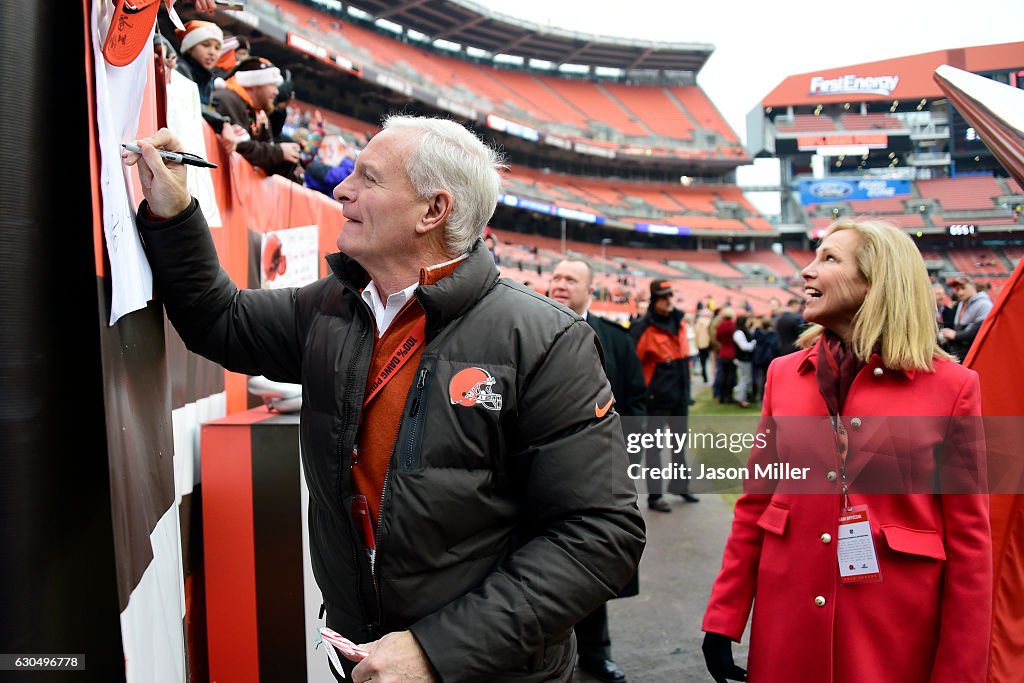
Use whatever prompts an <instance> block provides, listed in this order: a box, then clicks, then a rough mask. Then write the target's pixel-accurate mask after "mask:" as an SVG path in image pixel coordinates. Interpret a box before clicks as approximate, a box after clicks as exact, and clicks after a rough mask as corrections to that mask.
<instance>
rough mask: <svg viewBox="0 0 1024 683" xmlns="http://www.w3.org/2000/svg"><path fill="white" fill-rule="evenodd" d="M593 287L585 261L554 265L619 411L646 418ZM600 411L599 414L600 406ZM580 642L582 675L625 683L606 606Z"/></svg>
mask: <svg viewBox="0 0 1024 683" xmlns="http://www.w3.org/2000/svg"><path fill="white" fill-rule="evenodd" d="M593 284H594V271H593V270H592V269H591V267H590V264H589V263H587V262H586V261H583V260H582V259H566V260H564V261H561V262H560V263H559V264H558V265H557V266H555V270H554V273H553V274H552V276H551V284H550V287H549V289H548V296H550V297H551V298H552V299H554V300H555V301H557V302H558V303H560V304H563V305H565V306H567V307H568V308H570V309H572V310H573V311H575V312H576V313H577V314H578V315H580V316H582V317H583V318H584V319H585V320H586V321H587V323H589V324H590V326H591V327H593V328H594V332H596V333H597V338H598V340H599V341H600V342H601V348H602V350H603V351H604V367H605V372H606V373H607V375H608V381H609V383H610V384H611V385H612V396H613V397H614V399H615V410H616V411H618V413H619V414H620V415H622V416H624V417H641V416H643V415H644V414H645V412H646V394H647V385H646V384H645V383H644V375H643V371H642V370H641V368H640V359H639V358H638V357H637V355H636V350H635V349H634V347H633V341H632V339H630V337H629V333H628V332H627V331H626V329H625V328H623V327H622V326H621V325H618V324H617V323H614V322H612V321H610V320H606V319H604V318H601V317H598V316H596V315H593V314H592V313H590V312H589V310H588V309H589V308H590V303H591V301H592V299H593V296H592V293H593ZM596 408H597V409H598V410H600V409H601V406H597V407H596ZM623 427H626V423H623ZM639 588H640V587H639V582H638V580H637V577H636V576H634V577H633V579H632V580H631V581H630V582H629V583H628V584H627V585H626V587H625V588H623V589H622V592H621V593H619V595H618V597H620V598H624V597H631V596H633V595H636V594H637V593H639ZM576 641H577V649H578V650H579V654H580V660H579V666H580V668H581V669H582V670H583V671H586V672H587V673H588V674H590V675H591V676H593V677H594V678H596V679H598V680H599V681H606V682H608V683H625V681H626V674H625V672H624V671H623V670H622V669H621V668H620V667H619V665H618V664H616V663H615V662H614V661H613V660H612V658H611V651H612V644H611V637H610V636H609V634H608V606H607V603H606V604H603V605H601V606H600V607H598V608H597V609H596V610H594V612H593V613H592V614H591V615H590V616H588V617H585V618H584V619H583V620H582V621H581V622H579V623H578V624H576Z"/></svg>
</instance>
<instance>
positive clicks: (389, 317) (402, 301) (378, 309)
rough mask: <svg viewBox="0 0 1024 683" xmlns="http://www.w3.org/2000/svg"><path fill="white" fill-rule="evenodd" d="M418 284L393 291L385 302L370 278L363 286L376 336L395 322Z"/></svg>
mask: <svg viewBox="0 0 1024 683" xmlns="http://www.w3.org/2000/svg"><path fill="white" fill-rule="evenodd" d="M467 256H469V254H462V255H460V256H456V257H455V258H453V259H451V260H450V261H445V262H444V263H436V264H434V265H432V266H427V267H426V268H425V269H424V270H426V271H428V272H429V271H431V270H434V269H435V268H442V267H444V266H448V265H451V264H453V263H455V262H456V261H461V260H463V259H464V258H466V257H467ZM419 286H420V283H418V282H414V283H412V284H411V285H409V286H408V287H406V288H405V289H403V290H402V291H400V292H395V293H394V294H392V295H391V296H389V297H388V300H387V302H384V301H381V298H380V292H378V291H377V284H376V283H375V282H374V281H373V280H370V281H369V282H368V283H367V284H366V287H364V288H363V301H365V302H366V305H367V306H369V307H370V310H371V311H373V319H374V320H375V321H376V323H377V338H378V339H379V338H380V337H383V336H384V333H385V332H387V331H388V328H389V327H391V323H393V322H395V318H397V317H398V314H399V313H400V312H401V311H402V308H404V307H405V305H406V304H407V303H409V299H411V298H412V295H413V293H414V292H415V291H416V288H417V287H419Z"/></svg>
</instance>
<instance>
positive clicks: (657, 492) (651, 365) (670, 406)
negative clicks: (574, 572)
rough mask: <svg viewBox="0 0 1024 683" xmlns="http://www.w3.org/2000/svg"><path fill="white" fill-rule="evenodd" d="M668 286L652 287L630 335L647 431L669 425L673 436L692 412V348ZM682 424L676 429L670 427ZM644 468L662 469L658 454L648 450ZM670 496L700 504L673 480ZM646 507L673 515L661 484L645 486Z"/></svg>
mask: <svg viewBox="0 0 1024 683" xmlns="http://www.w3.org/2000/svg"><path fill="white" fill-rule="evenodd" d="M672 295H673V292H672V283H671V282H669V281H668V280H654V281H652V282H651V301H650V304H649V305H648V306H647V314H646V315H644V317H643V318H641V319H640V320H639V321H638V322H637V323H636V324H635V325H633V327H631V328H630V332H631V333H632V335H633V340H634V342H635V343H636V353H637V355H638V356H639V357H640V365H641V366H642V368H643V371H644V380H645V381H646V382H647V415H648V416H651V417H655V418H656V419H655V420H648V428H649V429H654V428H657V427H660V426H662V424H663V423H667V424H668V426H669V427H670V428H671V429H672V430H673V431H677V432H678V431H680V429H679V428H680V427H681V428H682V431H686V429H685V417H686V416H687V415H688V414H689V412H690V344H689V342H688V341H687V339H686V322H685V321H684V320H683V312H682V311H680V310H678V309H677V308H676V307H675V302H674V301H673V299H672ZM678 418H683V419H682V421H681V423H680V424H678V425H677V424H674V423H675V422H676V420H678ZM646 457H647V465H648V466H649V467H654V468H660V467H661V453H659V452H658V451H657V450H655V449H648V450H647V456H646ZM673 460H674V461H676V462H677V464H683V465H685V464H686V458H685V452H684V451H682V450H681V451H680V452H679V453H678V454H677V455H674V456H673ZM669 492H670V493H678V494H679V495H680V496H682V497H683V500H685V501H686V502H688V503H696V502H697V501H698V500H699V499H698V498H697V496H694V495H692V494H691V493H690V489H689V486H688V483H687V481H686V480H685V479H684V480H679V481H678V482H677V480H672V482H671V484H670V485H669ZM647 493H648V495H647V507H649V508H650V509H651V510H655V511H656V512H672V506H670V505H669V504H668V501H666V500H665V499H664V498H663V497H662V487H661V480H660V479H651V480H650V481H648V482H647Z"/></svg>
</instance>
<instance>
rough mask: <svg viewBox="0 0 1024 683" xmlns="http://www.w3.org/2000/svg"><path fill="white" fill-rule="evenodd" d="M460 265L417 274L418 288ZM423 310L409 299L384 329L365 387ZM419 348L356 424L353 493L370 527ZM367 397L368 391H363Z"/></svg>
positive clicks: (377, 513) (377, 510)
mask: <svg viewBox="0 0 1024 683" xmlns="http://www.w3.org/2000/svg"><path fill="white" fill-rule="evenodd" d="M459 263H462V261H457V262H455V263H451V264H448V265H446V266H442V267H440V268H433V269H431V270H427V269H426V268H423V269H421V270H420V285H432V284H434V283H435V282H437V281H439V280H441V279H442V278H444V277H447V276H448V275H451V274H452V273H453V272H455V268H456V267H458V265H459ZM424 315H425V314H424V312H423V307H422V306H420V302H419V301H418V300H417V299H416V298H415V297H413V298H412V299H410V300H409V301H408V302H406V304H405V307H403V308H402V310H401V311H400V312H399V314H398V316H397V317H396V318H395V320H394V322H392V323H391V325H390V326H389V327H388V329H387V331H386V332H385V333H384V336H382V337H381V338H380V339H377V340H376V342H375V343H374V345H373V356H372V358H371V359H370V373H369V375H368V376H367V385H368V386H369V384H370V383H372V382H373V380H374V379H376V377H377V375H378V374H379V373H380V371H381V369H382V368H383V367H384V365H385V364H386V363H387V362H388V361H389V360H391V357H392V356H391V354H392V353H393V352H394V350H395V348H396V347H397V346H398V345H399V344H400V343H402V341H404V340H405V339H406V338H407V337H408V336H409V334H410V333H411V332H412V330H413V328H414V327H415V326H416V323H417V322H419V321H420V320H421V319H422V318H423V316H424ZM424 346H425V344H420V345H419V346H418V347H417V348H416V350H415V351H414V352H413V353H412V355H410V356H409V358H408V360H407V361H406V362H405V364H404V365H402V367H401V369H399V370H398V372H397V373H394V374H393V375H391V377H390V379H389V380H388V382H387V384H385V385H384V388H383V389H381V390H380V392H379V393H378V394H377V396H376V397H375V398H374V399H373V400H372V401H371V402H370V404H369V405H368V406H366V407H365V408H364V409H363V414H362V419H361V421H360V424H359V434H358V441H357V443H358V446H357V448H358V458H357V459H355V460H354V461H353V463H352V483H353V485H354V486H355V489H356V492H357V493H361V494H362V495H364V496H366V501H367V503H369V506H370V513H371V514H372V515H373V520H374V524H375V525H376V522H377V520H379V519H380V504H381V496H382V495H383V493H384V478H385V476H386V475H387V471H388V465H389V464H390V461H391V451H392V449H393V447H394V445H395V439H397V438H398V423H399V422H400V421H401V417H402V410H403V409H404V408H405V399H406V396H408V394H409V389H410V388H411V387H412V383H413V382H414V381H415V379H416V368H417V366H418V365H419V362H420V358H421V357H422V356H423V347H424ZM367 395H369V391H367Z"/></svg>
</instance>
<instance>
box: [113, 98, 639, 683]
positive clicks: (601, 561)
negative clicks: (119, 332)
mask: <svg viewBox="0 0 1024 683" xmlns="http://www.w3.org/2000/svg"><path fill="white" fill-rule="evenodd" d="M138 144H139V147H140V148H141V149H142V155H139V154H134V153H131V152H127V151H125V152H124V155H123V158H124V160H125V163H128V164H137V165H138V168H139V174H140V178H141V179H142V187H143V193H144V194H145V196H146V200H145V201H144V202H143V203H142V205H141V206H140V207H139V211H138V225H139V229H140V230H141V232H142V233H143V244H144V245H145V248H146V255H147V257H148V259H149V263H150V265H151V266H152V269H153V278H154V284H155V289H156V291H158V292H160V298H161V300H162V303H163V304H164V306H165V310H166V311H167V315H168V318H169V319H170V321H171V323H172V324H173V325H174V327H175V329H176V330H177V332H178V334H179V335H180V336H181V338H182V340H183V341H184V342H185V345H186V346H187V347H188V348H189V349H190V350H192V351H193V352H195V353H199V354H201V355H204V356H205V357H207V358H208V359H210V360H212V361H214V362H218V363H221V364H223V365H224V366H225V367H226V368H228V369H230V370H231V371H233V372H239V373H244V374H247V375H262V376H264V377H267V378H268V379H271V380H273V381H279V382H291V383H302V385H303V392H302V407H301V417H300V430H299V431H300V439H301V442H302V443H301V449H300V452H301V455H302V465H303V471H304V473H305V478H306V483H307V484H308V488H309V515H308V517H309V539H310V558H311V561H312V566H313V574H314V576H315V577H316V581H317V584H318V586H319V587H320V590H321V593H322V594H323V598H324V604H325V613H326V620H327V627H328V628H330V629H333V630H334V631H336V632H337V633H340V634H341V635H343V636H345V637H348V638H350V639H352V640H353V641H354V642H356V643H360V644H363V648H364V650H365V652H364V653H363V654H360V653H357V652H353V651H351V650H343V651H341V652H340V654H341V655H342V656H343V657H344V659H342V660H341V661H338V662H337V664H338V666H340V668H341V669H343V671H342V672H337V673H336V677H337V678H338V679H339V680H341V678H342V673H344V675H345V676H347V677H348V680H355V681H367V680H370V679H374V680H380V681H385V680H399V679H402V680H421V681H433V680H439V681H491V682H494V683H501V682H507V683H512V682H513V681H514V682H515V683H541V682H542V681H565V680H570V679H571V677H572V667H573V663H574V662H573V660H574V656H573V655H574V654H575V639H574V638H573V637H572V628H573V625H574V624H576V623H577V622H578V621H579V620H580V619H582V618H583V617H585V616H586V615H588V614H589V613H591V612H593V611H594V610H595V609H596V608H597V607H599V606H600V605H601V604H602V603H604V602H605V601H607V600H608V599H609V598H611V597H613V596H615V595H616V594H617V593H618V592H619V591H620V590H621V589H622V587H623V586H624V585H625V584H626V583H627V582H628V581H629V579H630V577H632V576H633V574H634V573H635V572H636V568H637V565H638V563H639V561H640V555H641V553H642V551H643V547H644V543H645V530H644V522H643V517H642V516H641V515H640V511H639V510H638V509H637V506H636V489H635V487H634V485H633V482H632V480H630V478H629V476H628V458H627V454H626V444H625V440H624V438H623V435H622V425H621V420H620V418H619V415H618V413H617V412H615V411H613V410H605V409H604V408H603V406H606V405H607V406H608V408H610V407H611V399H612V390H611V386H610V385H609V383H608V380H607V378H606V377H605V376H604V373H603V371H602V363H601V355H600V347H599V346H598V340H597V336H596V335H595V333H594V331H593V329H591V328H590V326H588V325H587V324H586V323H585V322H584V321H582V320H580V318H579V317H578V316H576V315H574V314H572V313H571V312H569V311H568V310H566V309H565V308H564V307H562V306H559V305H558V304H556V303H554V302H552V301H551V300H549V299H547V298H545V297H542V296H540V295H539V294H537V293H535V292H532V291H529V290H527V289H526V288H524V287H523V286H522V285H519V284H517V283H514V282H511V281H509V280H505V279H501V278H500V277H499V274H498V270H497V267H496V266H495V265H494V261H493V260H492V259H491V257H490V254H489V253H488V252H487V250H486V248H485V247H484V245H483V241H482V240H481V239H480V236H481V234H482V233H483V231H484V228H485V227H486V224H487V221H488V219H489V218H490V216H491V214H492V213H493V211H494V208H495V206H496V205H497V201H498V195H499V191H500V188H501V176H500V173H499V169H500V168H501V162H500V160H499V158H498V156H497V153H496V152H495V151H494V150H493V149H492V148H490V147H488V146H487V145H486V144H484V143H483V142H482V141H481V140H480V139H479V138H477V137H476V136H475V135H474V134H473V133H472V132H470V131H469V130H467V129H466V128H464V127H462V126H461V125H459V124H458V123H456V122H454V121H450V120H445V119H430V118H414V117H402V116H399V117H392V118H389V119H388V120H387V121H386V122H385V123H384V126H383V130H382V131H381V132H380V133H379V134H377V135H376V136H374V138H373V140H371V141H370V143H369V144H368V145H367V146H366V148H365V149H364V150H363V152H362V154H360V156H359V158H358V159H357V161H356V169H355V171H354V172H353V173H352V175H350V176H349V177H348V178H346V179H345V181H344V182H343V183H341V185H339V186H338V187H337V188H336V189H335V193H334V194H335V199H337V200H338V201H339V202H340V203H341V204H342V206H343V209H344V213H345V216H346V217H347V219H348V220H347V222H346V223H345V225H344V228H343V229H342V230H341V231H340V233H339V236H338V240H337V246H338V249H339V250H340V252H339V253H334V254H330V255H329V256H328V257H327V263H328V268H329V271H328V272H329V274H328V275H327V276H325V277H323V278H321V279H319V280H317V281H315V282H313V283H311V284H308V285H306V286H304V287H299V288H287V289H254V290H239V289H238V288H237V287H236V286H235V285H234V284H233V282H232V281H231V278H230V277H228V275H227V273H226V272H224V270H223V269H222V268H221V267H220V265H219V263H218V259H217V252H216V248H215V246H214V242H213V238H212V237H211V235H210V231H209V229H208V228H207V226H206V221H205V218H204V217H203V215H202V212H201V211H200V210H199V208H198V202H197V201H196V200H195V199H194V198H192V197H191V196H190V195H189V193H188V188H187V186H186V175H185V172H184V168H183V167H182V166H181V165H180V164H173V163H165V162H164V160H163V159H162V158H161V157H160V155H159V151H158V150H159V149H166V150H169V151H173V152H177V151H181V148H182V146H181V143H180V142H179V141H178V140H177V139H176V138H175V137H174V135H173V133H171V132H170V131H168V130H166V129H163V130H161V131H159V132H158V133H157V134H156V135H154V136H153V137H152V138H147V139H141V140H139V141H138ZM406 361H408V362H406ZM297 599H299V600H300V601H301V596H298V598H297ZM273 645H274V644H273V643H270V644H269V647H270V648H271V649H273ZM327 647H328V648H330V647H332V646H331V645H330V644H327ZM329 651H330V652H334V650H329ZM357 662H358V663H357ZM332 666H334V664H333V663H332Z"/></svg>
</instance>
